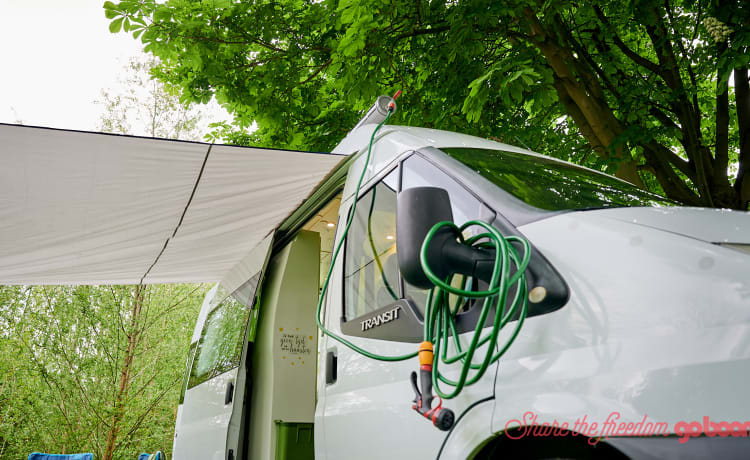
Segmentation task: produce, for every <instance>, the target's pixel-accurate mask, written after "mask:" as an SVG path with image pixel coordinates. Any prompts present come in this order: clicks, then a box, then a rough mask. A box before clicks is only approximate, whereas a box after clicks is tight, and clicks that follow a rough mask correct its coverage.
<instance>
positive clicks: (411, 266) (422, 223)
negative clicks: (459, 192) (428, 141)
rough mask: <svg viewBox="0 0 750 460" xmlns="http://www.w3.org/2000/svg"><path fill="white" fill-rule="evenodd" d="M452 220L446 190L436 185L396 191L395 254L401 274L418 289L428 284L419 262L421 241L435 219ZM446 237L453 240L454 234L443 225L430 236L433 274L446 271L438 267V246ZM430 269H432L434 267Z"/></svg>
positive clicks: (446, 239) (454, 238) (439, 252)
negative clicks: (431, 237) (436, 232)
mask: <svg viewBox="0 0 750 460" xmlns="http://www.w3.org/2000/svg"><path fill="white" fill-rule="evenodd" d="M442 221H448V222H453V211H451V200H450V196H448V192H447V191H446V190H444V189H442V188H438V187H414V188H409V189H406V190H402V191H401V192H400V193H399V194H398V201H397V205H396V254H398V266H399V269H400V271H401V275H402V276H403V277H404V280H406V281H407V282H408V283H409V284H411V285H413V286H416V287H418V288H420V289H428V288H431V287H432V283H431V282H430V280H429V279H428V278H427V276H426V275H425V274H424V271H423V270H422V264H421V262H420V252H421V251H422V243H424V240H425V237H426V236H427V233H428V232H429V231H430V229H431V228H432V227H433V226H434V225H435V224H436V223H438V222H442ZM449 240H452V241H454V242H455V241H456V235H455V234H454V233H453V232H452V231H451V230H450V229H449V228H447V227H446V228H445V229H442V230H441V231H439V232H438V234H436V235H435V236H434V238H433V239H432V242H431V244H430V246H429V248H428V257H427V258H428V261H430V262H435V264H432V263H430V266H431V267H435V268H437V270H436V271H435V274H436V275H438V276H440V277H444V276H447V275H448V274H449V273H447V272H446V273H443V272H444V271H445V270H441V269H440V268H441V267H440V265H441V264H440V260H441V253H442V247H443V246H444V245H445V243H446V242H447V241H449ZM435 268H433V270H435Z"/></svg>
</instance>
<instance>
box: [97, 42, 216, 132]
mask: <svg viewBox="0 0 750 460" xmlns="http://www.w3.org/2000/svg"><path fill="white" fill-rule="evenodd" d="M157 65H158V60H156V59H154V58H150V59H148V58H145V57H135V58H132V59H130V61H129V62H128V64H127V65H126V66H125V71H124V73H123V76H122V77H121V78H120V82H119V83H120V85H121V88H122V90H120V91H112V90H106V89H103V90H102V91H101V94H102V97H101V99H99V100H97V101H96V103H97V104H101V105H103V106H104V112H103V113H102V115H101V117H100V119H99V131H101V132H106V133H118V134H138V135H145V136H150V137H162V138H166V139H185V140H194V141H197V140H200V139H201V134H202V133H201V131H200V126H199V125H200V122H201V120H202V119H203V114H202V113H201V112H200V110H198V109H197V108H196V107H195V106H194V105H192V104H183V103H181V102H180V100H179V96H178V95H177V94H176V89H175V88H174V87H171V86H169V85H168V84H165V83H163V82H161V81H159V80H156V79H153V78H151V72H152V71H153V70H154V69H155V68H156V67H157Z"/></svg>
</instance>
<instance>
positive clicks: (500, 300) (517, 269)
mask: <svg viewBox="0 0 750 460" xmlns="http://www.w3.org/2000/svg"><path fill="white" fill-rule="evenodd" d="M391 113H392V111H390V110H389V112H388V113H387V115H386V117H385V119H384V120H383V121H382V122H381V123H380V124H378V126H377V127H376V128H375V130H374V131H373V132H372V136H371V137H370V143H369V145H368V147H367V156H366V157H365V162H364V165H363V167H362V173H361V174H360V176H359V179H358V181H357V187H356V188H355V190H356V192H355V194H354V202H353V204H352V210H351V212H350V213H349V218H348V220H347V222H346V226H345V227H344V230H343V232H342V234H341V238H340V239H339V241H338V243H336V246H335V249H334V251H333V254H332V255H331V264H330V266H329V267H328V273H327V275H326V278H325V281H324V282H323V287H322V289H321V292H320V298H319V299H318V306H317V311H316V321H317V324H318V327H319V328H320V330H321V331H322V332H323V333H324V334H326V335H327V336H329V337H331V338H332V339H334V340H336V341H338V342H339V343H341V344H343V345H345V346H347V347H349V348H351V349H352V350H354V351H355V352H357V353H359V354H361V355H363V356H365V357H367V358H370V359H375V360H378V361H404V360H407V359H411V358H414V357H416V356H417V354H418V351H414V352H413V353H408V354H405V355H396V356H385V355H379V354H376V353H372V352H370V351H367V350H365V349H363V348H361V347H359V346H357V345H355V344H353V343H352V342H350V341H349V340H347V339H345V338H343V337H341V336H339V335H337V334H335V333H334V332H332V331H330V330H329V329H327V328H326V327H325V326H324V325H323V322H322V321H321V317H320V315H321V311H322V307H323V302H324V300H325V297H326V292H327V291H328V283H329V281H330V280H331V274H332V273H333V269H334V266H335V264H336V260H337V259H338V254H339V251H340V250H341V248H342V246H343V244H344V242H345V241H346V236H347V234H348V233H349V228H350V227H351V225H352V221H353V220H354V214H355V209H356V206H357V197H358V195H359V191H360V188H361V186H362V181H363V180H364V177H365V173H366V171H367V165H368V164H369V163H370V155H371V153H372V145H373V142H374V140H375V136H376V134H377V133H378V131H380V128H381V127H382V126H383V125H384V124H385V123H386V122H387V121H388V119H389V118H390V116H391ZM446 226H449V227H451V228H452V229H453V231H454V232H455V233H456V234H457V235H458V236H457V238H458V240H459V241H460V242H461V243H463V244H467V245H471V246H474V247H477V248H484V249H494V251H495V254H496V257H495V263H494V268H493V271H492V276H491V279H490V281H489V283H488V287H487V289H486V290H483V291H475V290H472V289H470V288H463V289H462V288H457V287H454V286H451V281H452V277H453V276H459V275H451V276H449V277H448V278H447V279H444V280H443V279H439V278H438V277H437V276H435V274H434V273H433V271H432V270H431V269H430V266H429V264H428V263H427V256H426V254H427V247H428V246H429V245H430V241H431V240H432V238H433V236H434V235H435V234H436V233H437V232H438V231H439V230H440V229H441V228H443V227H446ZM477 226H478V227H481V228H482V229H483V232H482V233H479V234H477V235H475V236H472V237H470V238H466V239H464V237H463V236H462V234H463V232H464V230H466V229H468V228H469V227H477ZM513 241H515V242H517V243H519V244H520V245H521V247H522V249H523V250H522V253H523V255H522V256H521V255H519V253H518V251H516V249H515V248H514V247H513V245H511V244H510V243H511V242H513ZM530 254H531V248H530V245H529V243H528V241H526V240H525V239H523V238H520V237H516V236H509V237H505V236H503V235H502V234H501V233H500V232H499V231H498V230H497V229H495V228H494V227H492V226H491V225H489V224H487V223H484V222H481V221H476V220H474V221H470V222H467V223H465V224H464V225H462V226H460V227H458V226H456V225H455V224H453V223H452V222H439V223H438V224H436V225H435V226H433V227H432V229H431V230H430V232H429V233H428V234H427V237H426V238H425V241H424V243H423V245H422V250H421V264H422V268H423V270H424V272H425V275H426V276H427V278H428V279H429V280H430V281H431V282H432V283H433V284H434V285H435V287H434V288H433V289H432V290H431V291H430V293H429V295H428V297H427V309H426V311H425V321H424V340H425V341H429V342H431V343H433V344H434V362H433V372H432V382H433V386H434V387H435V391H436V393H437V394H438V396H440V397H441V398H443V399H451V398H453V397H455V396H456V395H458V394H459V393H461V391H462V390H463V388H464V387H465V386H467V385H472V384H474V383H476V382H477V381H479V380H480V379H481V378H482V376H483V375H484V373H485V371H486V370H487V368H488V367H489V366H490V365H491V364H492V363H494V362H496V361H497V360H498V359H500V358H501V357H502V356H503V355H504V354H505V352H506V351H507V350H508V349H509V348H510V346H511V345H512V344H513V341H514V340H515V339H516V337H517V336H518V333H519V331H520V330H521V327H522V326H523V322H524V319H525V318H526V312H527V308H528V292H527V291H528V287H527V284H526V275H525V271H526V267H527V266H528V264H529V258H530ZM460 281H461V286H464V287H467V286H469V287H470V286H472V280H471V278H467V277H465V276H462V279H461V280H460ZM514 285H517V286H518V287H517V289H516V291H515V295H514V297H513V299H512V301H511V302H510V303H508V295H509V291H510V289H511V287H512V286H514ZM450 295H454V296H456V302H455V304H454V307H453V308H451V306H450V304H449V296H450ZM468 299H483V302H482V307H481V312H480V315H479V320H478V321H477V324H476V328H475V329H474V332H473V333H472V334H471V339H470V341H469V345H468V346H466V347H464V346H463V345H462V344H461V340H460V339H459V334H458V329H457V327H456V315H457V314H458V313H459V308H458V306H460V305H462V304H463V303H465V302H466V301H467V300H468ZM492 309H496V312H497V313H496V314H495V318H494V321H493V322H492V325H491V326H492V327H491V329H490V331H489V333H484V334H483V331H484V329H485V327H487V326H488V325H486V324H485V323H486V322H487V318H488V317H489V314H490V312H491V311H492ZM514 317H515V318H516V319H517V322H516V325H515V328H514V329H513V332H512V333H511V334H510V335H509V336H508V337H507V338H506V339H505V340H504V341H503V343H502V344H501V343H498V339H499V335H500V331H501V330H502V328H503V327H504V326H505V325H506V324H508V322H509V321H511V320H512V319H514ZM451 338H452V339H453V349H454V352H453V353H449V351H448V343H449V339H451ZM483 345H487V347H486V351H485V354H484V356H483V357H481V356H476V357H475V354H476V352H477V350H478V349H479V348H480V347H482V346H483ZM495 350H497V351H495ZM475 358H479V359H478V360H477V361H475ZM440 361H442V362H443V363H444V364H445V365H450V364H455V363H460V364H459V365H460V366H461V367H460V373H459V377H458V379H457V380H452V379H450V378H448V377H446V376H445V375H443V373H442V372H441V371H440V369H439V362H440ZM470 371H473V372H472V373H471V375H470ZM441 383H442V384H443V385H446V386H448V387H451V388H452V390H449V391H442V390H441V387H440V384H441Z"/></svg>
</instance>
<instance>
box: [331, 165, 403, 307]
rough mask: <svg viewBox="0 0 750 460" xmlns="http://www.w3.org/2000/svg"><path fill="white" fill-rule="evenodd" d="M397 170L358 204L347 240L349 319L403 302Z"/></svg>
mask: <svg viewBox="0 0 750 460" xmlns="http://www.w3.org/2000/svg"><path fill="white" fill-rule="evenodd" d="M397 174H398V170H395V171H393V172H391V173H390V174H388V175H387V176H386V177H385V178H384V179H383V180H382V181H381V182H378V183H377V184H376V185H375V186H374V187H372V188H371V189H370V190H369V191H368V192H367V193H365V194H364V195H362V196H361V197H360V199H359V201H358V202H357V209H356V211H355V215H354V220H353V221H352V226H351V228H350V229H349V234H348V236H347V240H346V258H345V260H346V262H345V264H344V307H345V317H346V318H347V320H348V319H351V318H356V317H359V316H362V315H363V314H365V313H368V312H370V311H373V310H375V309H377V308H379V307H383V306H386V305H389V304H391V303H393V302H396V301H397V300H398V299H399V298H400V291H399V277H400V275H399V271H398V260H397V258H396V191H397V190H398V176H397Z"/></svg>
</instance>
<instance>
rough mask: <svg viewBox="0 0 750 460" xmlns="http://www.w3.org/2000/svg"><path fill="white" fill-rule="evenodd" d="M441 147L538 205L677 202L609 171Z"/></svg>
mask: <svg viewBox="0 0 750 460" xmlns="http://www.w3.org/2000/svg"><path fill="white" fill-rule="evenodd" d="M441 150H442V151H443V152H445V153H447V154H448V155H449V156H451V157H453V158H455V159H456V160H458V161H460V162H461V163H463V164H465V165H466V166H468V167H470V168H471V169H473V170H474V171H476V172H478V173H479V174H480V175H482V176H483V177H485V178H486V179H488V180H489V181H491V182H493V183H494V184H495V185H497V186H498V187H500V188H502V189H503V190H505V191H506V192H508V193H510V194H511V195H513V196H514V197H516V198H518V199H519V200H521V201H523V202H524V203H526V204H528V205H531V206H534V207H536V208H539V209H544V210H548V211H563V210H574V209H578V210H580V209H593V208H614V207H624V206H675V205H676V204H677V203H675V202H672V201H670V200H669V199H667V198H664V197H661V196H659V195H656V194H654V193H651V192H647V191H645V190H642V189H640V188H638V187H636V186H634V185H631V184H629V183H627V182H623V181H620V180H618V179H615V178H614V177H611V176H608V175H606V174H602V173H597V172H595V171H590V170H588V169H584V168H580V167H577V166H574V165H571V164H567V163H563V162H560V161H556V160H553V159H551V158H544V157H538V156H534V155H527V154H523V153H514V152H506V151H501V150H489V149H474V148H444V149H441Z"/></svg>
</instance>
